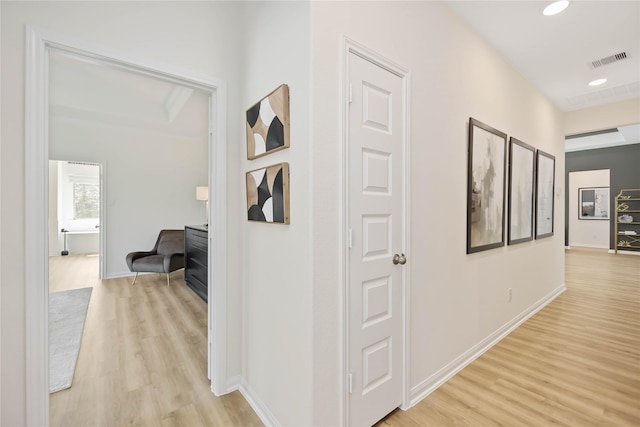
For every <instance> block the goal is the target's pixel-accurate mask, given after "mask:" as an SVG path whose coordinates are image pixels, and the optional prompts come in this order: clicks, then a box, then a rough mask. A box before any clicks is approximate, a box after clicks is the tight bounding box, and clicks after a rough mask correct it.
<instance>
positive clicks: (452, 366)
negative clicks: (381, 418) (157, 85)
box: [403, 283, 567, 409]
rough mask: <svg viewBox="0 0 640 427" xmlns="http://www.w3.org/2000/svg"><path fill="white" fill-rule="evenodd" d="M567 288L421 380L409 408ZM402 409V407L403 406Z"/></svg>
mask: <svg viewBox="0 0 640 427" xmlns="http://www.w3.org/2000/svg"><path fill="white" fill-rule="evenodd" d="M566 289H567V287H566V285H565V284H564V283H563V284H562V285H561V286H559V287H558V288H556V289H554V290H553V291H552V292H551V293H549V294H547V295H546V296H544V297H543V298H542V299H540V300H538V301H537V302H536V303H534V304H533V305H531V306H530V307H529V308H527V309H526V310H525V311H523V312H522V313H521V314H519V315H518V316H516V317H515V318H513V319H512V320H511V321H509V322H507V323H506V324H505V325H504V326H502V327H501V328H499V329H498V330H496V331H495V332H494V333H492V334H491V335H489V336H488V337H487V338H485V339H484V340H482V341H480V342H479V343H478V344H476V345H475V346H473V347H471V348H470V349H469V350H467V351H466V352H464V353H463V354H462V355H460V356H459V357H458V358H456V359H454V360H453V361H451V362H450V363H449V364H447V365H446V366H445V367H443V368H442V369H440V370H439V371H438V372H436V373H435V374H433V375H432V376H430V377H429V378H427V379H425V380H424V381H422V382H421V383H420V384H418V385H417V386H415V387H413V388H412V389H411V394H410V396H409V398H410V400H409V407H408V408H406V409H409V408H410V407H412V406H414V405H416V404H417V403H419V402H420V401H421V400H423V399H424V398H426V397H427V396H429V395H430V394H431V393H433V392H434V391H435V390H436V389H437V388H438V387H440V386H441V385H442V384H444V383H445V382H447V381H448V380H449V379H451V378H452V377H453V376H454V375H455V374H457V373H458V372H460V371H461V370H462V369H464V368H465V367H466V366H467V365H469V364H470V363H471V362H473V361H474V360H476V359H477V358H478V357H480V356H482V354H484V353H485V352H486V351H487V350H489V349H490V348H491V347H493V346H494V345H496V344H497V343H498V342H500V341H501V340H502V339H503V338H504V337H506V336H507V335H509V334H510V333H511V332H513V331H514V330H515V329H516V328H517V327H518V326H520V325H521V324H523V323H524V322H525V321H527V319H529V318H530V317H531V316H533V315H534V314H536V313H537V312H538V311H540V310H542V309H543V308H544V307H545V306H546V305H547V304H549V303H550V302H551V301H553V300H554V299H556V298H557V297H558V296H559V295H560V294H562V293H563V292H564V291H565V290H566ZM403 409H404V408H403Z"/></svg>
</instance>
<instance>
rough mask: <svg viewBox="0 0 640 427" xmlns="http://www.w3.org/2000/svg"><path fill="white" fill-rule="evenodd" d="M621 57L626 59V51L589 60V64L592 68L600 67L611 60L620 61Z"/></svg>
mask: <svg viewBox="0 0 640 427" xmlns="http://www.w3.org/2000/svg"><path fill="white" fill-rule="evenodd" d="M623 59H627V52H620V53H616V54H615V55H611V56H607V57H606V58H601V59H596V60H595V61H591V66H592V67H593V68H600V67H602V66H605V65H607V64H611V63H613V62H618V61H622V60H623Z"/></svg>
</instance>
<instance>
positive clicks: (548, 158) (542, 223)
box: [536, 150, 556, 239]
mask: <svg viewBox="0 0 640 427" xmlns="http://www.w3.org/2000/svg"><path fill="white" fill-rule="evenodd" d="M555 174H556V158H555V157H554V156H553V155H551V154H548V153H545V152H544V151H542V150H538V152H537V157H536V239H540V238H543V237H551V236H553V211H554V206H553V192H554V186H555Z"/></svg>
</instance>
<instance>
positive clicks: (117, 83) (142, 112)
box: [49, 51, 209, 138]
mask: <svg viewBox="0 0 640 427" xmlns="http://www.w3.org/2000/svg"><path fill="white" fill-rule="evenodd" d="M49 77H50V90H49V113H50V118H51V119H53V120H66V121H77V122H83V123H87V122H90V123H95V124H101V125H109V126H119V127H127V128H130V129H136V130H138V131H143V132H147V133H161V134H164V135H172V136H178V137H184V138H202V137H203V135H204V136H205V137H206V135H207V134H208V125H209V121H208V111H209V106H208V102H209V101H208V99H209V96H208V94H207V93H205V92H203V91H198V90H194V89H191V88H188V87H183V86H179V85H176V84H174V83H170V82H167V81H163V80H160V79H157V78H154V77H151V76H148V75H142V74H138V73H134V72H131V71H128V70H123V69H120V68H116V67H113V66H106V65H104V64H102V63H97V62H95V61H92V60H88V59H81V58H79V57H77V56H71V55H68V54H65V53H62V52H58V51H52V52H51V55H50V62H49Z"/></svg>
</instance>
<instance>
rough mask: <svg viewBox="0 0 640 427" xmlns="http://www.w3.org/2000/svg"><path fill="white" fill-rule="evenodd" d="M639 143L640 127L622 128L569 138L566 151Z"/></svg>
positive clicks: (566, 142) (566, 140) (566, 141)
mask: <svg viewBox="0 0 640 427" xmlns="http://www.w3.org/2000/svg"><path fill="white" fill-rule="evenodd" d="M638 143H640V125H631V126H621V127H619V128H616V129H604V130H602V131H600V132H590V133H588V134H585V135H576V136H569V137H567V138H566V139H565V151H566V152H570V151H582V150H594V149H597V148H607V147H613V146H616V145H629V144H638Z"/></svg>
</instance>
